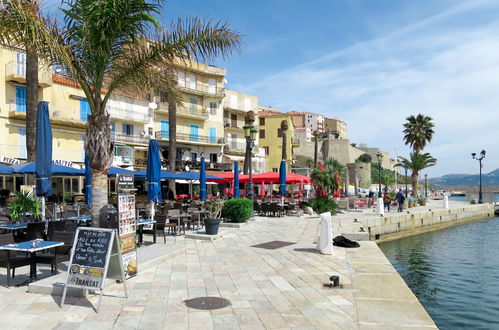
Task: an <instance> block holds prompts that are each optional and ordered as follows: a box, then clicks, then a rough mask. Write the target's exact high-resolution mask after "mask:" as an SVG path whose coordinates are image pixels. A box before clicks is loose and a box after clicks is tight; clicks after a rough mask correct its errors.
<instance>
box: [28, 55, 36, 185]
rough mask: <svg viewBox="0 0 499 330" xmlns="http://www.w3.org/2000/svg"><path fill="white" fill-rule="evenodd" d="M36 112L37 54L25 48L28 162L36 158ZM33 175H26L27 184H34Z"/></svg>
mask: <svg viewBox="0 0 499 330" xmlns="http://www.w3.org/2000/svg"><path fill="white" fill-rule="evenodd" d="M37 112H38V56H37V54H36V52H34V51H32V50H30V49H26V149H27V154H28V162H32V161H35V159H36V117H37V115H36V114H37ZM34 182H35V180H34V176H33V175H32V174H30V175H28V182H27V184H30V185H31V184H34Z"/></svg>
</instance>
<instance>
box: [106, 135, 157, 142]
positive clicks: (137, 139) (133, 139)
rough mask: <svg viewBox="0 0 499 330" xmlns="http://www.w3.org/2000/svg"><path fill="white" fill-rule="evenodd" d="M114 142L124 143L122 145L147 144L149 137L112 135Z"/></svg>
mask: <svg viewBox="0 0 499 330" xmlns="http://www.w3.org/2000/svg"><path fill="white" fill-rule="evenodd" d="M113 136H114V141H116V142H124V143H139V144H148V143H149V140H150V137H149V136H146V137H144V136H139V135H127V134H123V133H113Z"/></svg>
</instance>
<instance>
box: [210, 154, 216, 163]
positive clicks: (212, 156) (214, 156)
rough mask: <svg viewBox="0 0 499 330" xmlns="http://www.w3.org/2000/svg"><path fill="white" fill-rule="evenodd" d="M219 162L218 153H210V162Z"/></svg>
mask: <svg viewBox="0 0 499 330" xmlns="http://www.w3.org/2000/svg"><path fill="white" fill-rule="evenodd" d="M217 162H218V154H210V163H217Z"/></svg>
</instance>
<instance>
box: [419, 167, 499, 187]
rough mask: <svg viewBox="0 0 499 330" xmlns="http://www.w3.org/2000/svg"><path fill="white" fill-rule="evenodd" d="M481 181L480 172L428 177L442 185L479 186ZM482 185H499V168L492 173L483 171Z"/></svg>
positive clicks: (429, 180) (434, 182) (430, 180)
mask: <svg viewBox="0 0 499 330" xmlns="http://www.w3.org/2000/svg"><path fill="white" fill-rule="evenodd" d="M479 181H480V176H479V175H478V174H446V175H444V176H441V177H439V178H430V179H428V182H430V183H433V184H437V185H440V186H477V185H478V183H479ZM482 185H484V186H499V168H498V169H496V170H494V171H492V172H490V173H482Z"/></svg>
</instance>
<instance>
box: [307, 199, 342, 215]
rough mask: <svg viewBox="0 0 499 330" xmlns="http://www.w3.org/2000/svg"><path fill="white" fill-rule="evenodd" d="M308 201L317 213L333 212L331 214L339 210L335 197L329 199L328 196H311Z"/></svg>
mask: <svg viewBox="0 0 499 330" xmlns="http://www.w3.org/2000/svg"><path fill="white" fill-rule="evenodd" d="M308 202H309V206H310V207H311V208H312V209H313V210H314V212H315V213H317V214H321V213H324V212H331V214H336V213H337V212H338V204H337V203H336V201H335V200H334V199H329V198H328V197H317V198H310V199H309V200H308Z"/></svg>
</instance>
